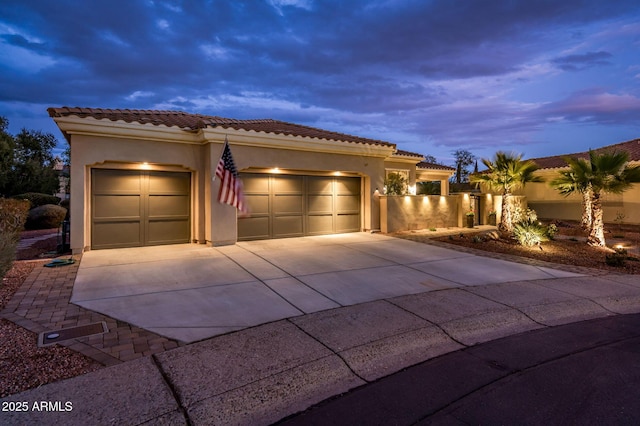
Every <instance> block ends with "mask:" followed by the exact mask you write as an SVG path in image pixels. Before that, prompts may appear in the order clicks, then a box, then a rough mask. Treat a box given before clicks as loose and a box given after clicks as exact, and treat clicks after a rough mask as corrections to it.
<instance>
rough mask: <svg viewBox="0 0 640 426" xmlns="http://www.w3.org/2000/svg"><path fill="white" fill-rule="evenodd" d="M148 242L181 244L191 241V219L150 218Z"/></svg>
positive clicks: (150, 243)
mask: <svg viewBox="0 0 640 426" xmlns="http://www.w3.org/2000/svg"><path fill="white" fill-rule="evenodd" d="M148 226H149V227H148V235H149V237H148V238H147V244H149V245H152V244H180V243H188V242H189V220H188V219H177V220H176V219H174V220H150V221H149V225H148Z"/></svg>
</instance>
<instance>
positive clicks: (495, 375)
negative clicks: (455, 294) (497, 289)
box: [279, 314, 640, 425]
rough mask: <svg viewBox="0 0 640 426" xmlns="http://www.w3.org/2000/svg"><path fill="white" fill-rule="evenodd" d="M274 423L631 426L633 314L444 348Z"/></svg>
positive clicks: (638, 388)
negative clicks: (443, 351) (440, 353)
mask: <svg viewBox="0 0 640 426" xmlns="http://www.w3.org/2000/svg"><path fill="white" fill-rule="evenodd" d="M279 424H282V425H326V424H332V425H347V424H348V425H358V424H362V425H377V424H380V425H383V424H384V425H412V424H435V425H440V424H447V425H451V424H474V425H498V424H504V425H515V424H517V425H560V424H562V425H570V424H575V425H590V424H593V425H596V424H597V425H609V424H615V425H637V424H640V314H632V315H619V316H614V317H608V318H601V319H595V320H590V321H583V322H579V323H573V324H568V325H563V326H558V327H552V328H547V329H540V330H534V331H530V332H526V333H523V334H519V335H515V336H510V337H506V338H503V339H499V340H495V341H491V342H488V343H484V344H480V345H477V346H472V347H470V348H466V349H463V350H459V351H456V352H452V353H449V354H446V355H443V356H440V357H438V358H434V359H432V360H430V361H427V362H424V363H421V364H418V365H416V366H413V367H410V368H407V369H405V370H403V371H400V372H398V373H396V374H393V375H391V376H388V377H384V378H382V379H380V380H378V381H376V382H373V383H370V384H367V385H364V386H361V387H359V388H357V389H354V390H352V391H350V392H348V393H345V394H343V395H340V396H337V397H334V398H331V399H329V400H327V401H324V402H322V403H320V404H318V405H316V406H314V407H311V408H309V409H308V410H306V411H304V412H303V413H300V414H297V415H294V416H290V417H289V418H287V419H285V420H283V421H282V422H280V423H279Z"/></svg>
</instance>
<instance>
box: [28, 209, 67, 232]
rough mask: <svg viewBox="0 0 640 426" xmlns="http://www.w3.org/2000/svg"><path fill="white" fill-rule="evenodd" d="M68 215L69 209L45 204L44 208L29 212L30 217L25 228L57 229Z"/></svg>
mask: <svg viewBox="0 0 640 426" xmlns="http://www.w3.org/2000/svg"><path fill="white" fill-rule="evenodd" d="M66 215H67V209H65V208H64V207H60V206H56V205H54V204H45V205H44V206H40V207H36V208H35V209H31V210H29V216H28V217H27V223H26V225H25V226H26V228H27V229H49V228H57V227H59V226H60V224H61V223H62V221H63V220H64V218H65V216H66Z"/></svg>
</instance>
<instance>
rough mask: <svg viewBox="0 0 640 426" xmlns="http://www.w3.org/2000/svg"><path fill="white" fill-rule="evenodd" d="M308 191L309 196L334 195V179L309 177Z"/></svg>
mask: <svg viewBox="0 0 640 426" xmlns="http://www.w3.org/2000/svg"><path fill="white" fill-rule="evenodd" d="M308 179H309V181H308V182H307V191H308V193H309V194H329V195H332V194H333V178H329V177H314V176H309V178H308Z"/></svg>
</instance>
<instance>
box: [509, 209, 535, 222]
mask: <svg viewBox="0 0 640 426" xmlns="http://www.w3.org/2000/svg"><path fill="white" fill-rule="evenodd" d="M512 220H513V223H518V222H535V221H537V220H538V214H537V213H536V211H535V210H533V209H530V208H527V209H526V210H525V209H523V208H522V207H521V206H516V207H515V208H514V209H513V216H512Z"/></svg>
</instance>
